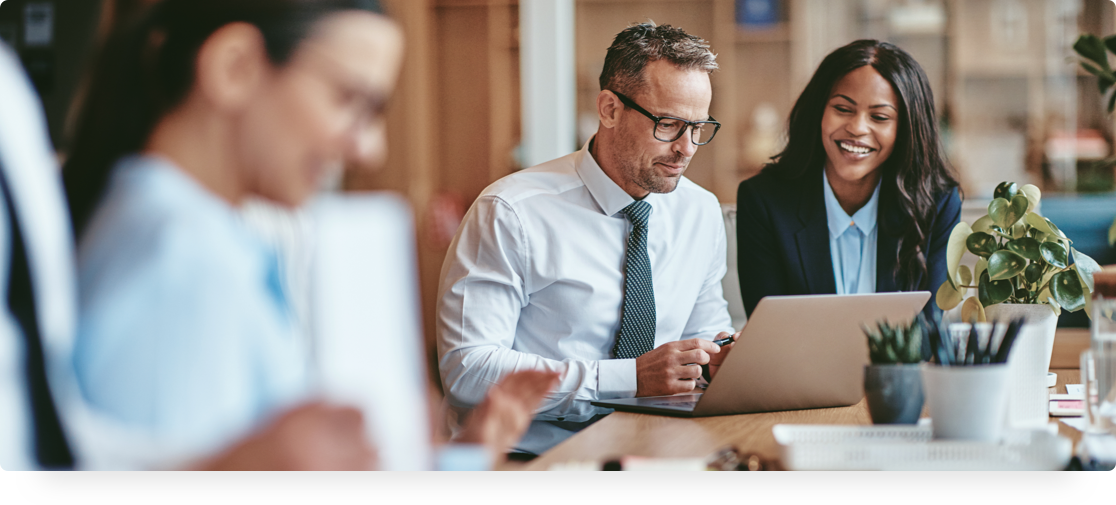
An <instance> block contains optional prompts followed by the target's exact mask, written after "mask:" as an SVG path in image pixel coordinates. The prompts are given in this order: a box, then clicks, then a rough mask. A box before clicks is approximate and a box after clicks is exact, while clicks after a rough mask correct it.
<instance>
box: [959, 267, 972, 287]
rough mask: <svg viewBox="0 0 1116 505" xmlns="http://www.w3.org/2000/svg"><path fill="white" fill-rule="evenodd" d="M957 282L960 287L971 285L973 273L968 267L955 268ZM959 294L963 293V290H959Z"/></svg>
mask: <svg viewBox="0 0 1116 505" xmlns="http://www.w3.org/2000/svg"><path fill="white" fill-rule="evenodd" d="M957 280H958V281H960V282H961V285H962V286H968V285H972V283H973V271H972V270H969V267H968V265H961V266H960V267H957ZM961 292H962V293H964V292H965V288H961Z"/></svg>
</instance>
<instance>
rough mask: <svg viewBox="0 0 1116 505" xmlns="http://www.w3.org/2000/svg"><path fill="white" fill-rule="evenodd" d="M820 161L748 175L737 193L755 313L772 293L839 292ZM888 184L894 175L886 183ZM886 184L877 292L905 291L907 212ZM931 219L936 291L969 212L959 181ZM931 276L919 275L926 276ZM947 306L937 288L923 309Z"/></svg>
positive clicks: (746, 290)
mask: <svg viewBox="0 0 1116 505" xmlns="http://www.w3.org/2000/svg"><path fill="white" fill-rule="evenodd" d="M823 184H824V183H823V182H822V174H821V169H820V167H819V168H818V169H815V170H810V171H807V172H806V173H805V174H804V175H802V176H801V177H799V178H790V177H784V176H782V175H780V174H777V173H776V172H774V170H772V169H765V170H764V171H763V172H761V173H760V174H759V175H756V176H755V177H752V178H751V179H748V180H746V181H744V182H741V183H740V187H739V188H738V190H737V193H736V251H737V253H736V254H737V269H738V270H739V272H740V293H741V295H742V296H743V298H744V310H745V311H747V313H748V314H751V313H752V310H754V309H755V308H756V304H758V303H759V301H760V299H761V298H763V297H765V296H768V295H807V294H833V293H836V292H837V283H836V281H835V280H834V277H833V262H832V259H831V258H830V252H829V228H828V225H827V221H826V213H825V193H824V188H823V186H822V185H823ZM885 184H886V183H885ZM885 189H886V188H881V189H880V201H879V217H878V221H877V226H878V227H879V233H878V236H879V241H878V249H877V253H876V292H888V291H904V290H901V289H899V282H898V281H897V279H896V278H895V275H894V270H895V263H896V261H897V260H898V256H899V237H900V235H902V232H903V222H902V221H903V216H902V211H901V210H900V208H899V204H898V202H897V201H896V199H895V195H894V192H893V191H890V190H885ZM935 207H936V209H935V213H934V219H933V223H932V224H931V226H930V236H929V240H928V243H929V246H928V247H927V253H926V269H927V271H928V273H929V277H930V279H929V282H928V283H926V285H925V289H926V290H928V291H930V292H931V293H932V294H934V293H937V291H938V287H939V286H941V284H942V283H943V282H945V280H946V277H947V276H948V274H947V273H946V244H947V243H948V242H949V234H950V232H952V231H953V227H954V226H956V225H957V223H958V222H959V221H960V220H961V197H960V196H959V195H958V192H957V188H951V189H950V190H949V191H946V192H944V194H941V195H939V196H938V198H937V205H936V206H935ZM923 280H924V279H921V278H920V279H919V283H921V282H922V281H923ZM938 311H939V309H938V308H937V305H936V304H935V303H934V297H933V296H931V298H930V302H929V303H927V305H926V308H925V309H923V312H924V313H925V314H926V315H927V316H932V315H934V314H935V313H936V312H938Z"/></svg>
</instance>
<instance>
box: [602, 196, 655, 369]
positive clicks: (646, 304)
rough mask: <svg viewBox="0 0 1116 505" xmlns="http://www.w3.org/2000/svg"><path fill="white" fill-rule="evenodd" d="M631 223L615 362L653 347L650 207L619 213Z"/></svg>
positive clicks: (644, 204) (636, 204) (631, 207)
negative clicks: (649, 243)
mask: <svg viewBox="0 0 1116 505" xmlns="http://www.w3.org/2000/svg"><path fill="white" fill-rule="evenodd" d="M621 212H623V213H624V214H626V215H627V216H628V219H629V220H631V222H632V232H631V233H630V234H629V235H628V254H627V258H626V259H625V261H624V308H623V312H622V313H621V314H620V335H619V336H618V337H617V338H616V347H614V348H613V349H612V354H613V355H614V356H616V358H617V359H627V358H638V357H640V356H641V355H643V353H645V352H647V351H650V350H651V348H652V347H654V346H655V290H654V285H653V284H652V282H651V260H650V258H648V256H647V219H648V218H649V217H651V204H649V203H647V202H644V201H637V202H634V203H632V204H631V205H628V206H627V207H624V210H622V211H621Z"/></svg>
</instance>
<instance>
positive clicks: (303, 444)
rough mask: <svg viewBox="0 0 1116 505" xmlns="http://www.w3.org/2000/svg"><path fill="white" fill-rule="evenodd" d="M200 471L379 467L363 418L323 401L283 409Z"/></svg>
mask: <svg viewBox="0 0 1116 505" xmlns="http://www.w3.org/2000/svg"><path fill="white" fill-rule="evenodd" d="M195 468H196V469H198V470H269V471H273V470H375V469H376V452H375V450H374V449H373V448H372V446H371V445H370V444H369V443H368V439H367V438H366V437H365V436H364V418H363V416H362V415H361V413H360V411H359V410H357V409H355V408H352V407H338V406H333V405H326V404H324V403H320V402H314V403H309V404H306V405H302V406H300V407H296V408H293V409H291V410H289V411H287V412H285V413H283V414H282V415H281V416H279V418H277V419H275V420H274V421H272V422H271V424H269V425H267V426H266V427H264V428H263V429H261V430H260V431H257V432H256V433H253V434H252V435H250V436H249V437H248V438H246V439H244V440H242V441H240V442H238V443H237V444H236V445H234V446H232V447H230V448H229V449H227V450H225V451H224V452H223V453H221V454H219V455H217V456H215V457H213V458H212V459H210V460H208V461H205V462H202V463H201V464H199V465H198V466H197V467H195Z"/></svg>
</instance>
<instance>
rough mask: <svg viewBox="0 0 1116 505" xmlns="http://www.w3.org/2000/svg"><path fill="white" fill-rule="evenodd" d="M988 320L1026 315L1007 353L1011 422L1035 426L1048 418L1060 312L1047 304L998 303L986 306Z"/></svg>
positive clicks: (1016, 424)
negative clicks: (1053, 355)
mask: <svg viewBox="0 0 1116 505" xmlns="http://www.w3.org/2000/svg"><path fill="white" fill-rule="evenodd" d="M985 314H986V315H987V316H988V321H990V322H991V321H999V322H1001V323H1004V324H1006V323H1008V322H1009V321H1011V320H1012V319H1015V318H1017V317H1023V318H1024V319H1025V320H1026V323H1025V324H1024V325H1023V327H1022V328H1020V330H1019V335H1018V336H1017V337H1016V339H1015V344H1014V345H1013V346H1012V348H1011V354H1010V355H1009V357H1008V366H1009V368H1010V370H1011V371H1010V372H1009V375H1010V379H1009V389H1010V393H1009V400H1008V417H1007V420H1008V424H1009V425H1010V426H1012V427H1015V428H1035V427H1040V426H1043V425H1045V424H1046V423H1047V422H1049V419H1050V418H1049V416H1050V413H1049V412H1050V411H1049V406H1048V402H1049V399H1050V392H1049V390H1048V389H1047V387H1048V384H1047V373H1048V372H1049V371H1050V355H1051V353H1052V352H1053V350H1054V332H1055V330H1056V329H1057V325H1058V316H1057V315H1056V314H1054V311H1053V310H1052V309H1051V308H1050V306H1049V305H1046V304H1014V303H1012V304H998V305H992V306H990V307H987V308H986V309H985Z"/></svg>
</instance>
